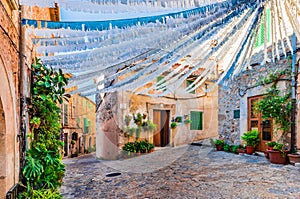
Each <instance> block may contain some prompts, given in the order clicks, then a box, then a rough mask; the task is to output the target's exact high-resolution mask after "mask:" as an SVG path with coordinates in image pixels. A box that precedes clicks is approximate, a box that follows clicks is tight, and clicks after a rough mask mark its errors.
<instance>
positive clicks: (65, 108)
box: [63, 104, 69, 126]
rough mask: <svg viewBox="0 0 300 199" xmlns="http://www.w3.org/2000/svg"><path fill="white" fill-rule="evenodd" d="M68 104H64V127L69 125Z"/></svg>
mask: <svg viewBox="0 0 300 199" xmlns="http://www.w3.org/2000/svg"><path fill="white" fill-rule="evenodd" d="M68 108H69V106H68V104H63V125H64V126H68V125H69V115H68Z"/></svg>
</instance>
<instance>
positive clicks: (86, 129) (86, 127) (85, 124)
mask: <svg viewBox="0 0 300 199" xmlns="http://www.w3.org/2000/svg"><path fill="white" fill-rule="evenodd" d="M83 131H84V133H89V120H88V118H83Z"/></svg>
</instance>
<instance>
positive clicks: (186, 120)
mask: <svg viewBox="0 0 300 199" xmlns="http://www.w3.org/2000/svg"><path fill="white" fill-rule="evenodd" d="M184 123H185V124H190V123H192V120H190V119H185V120H184Z"/></svg>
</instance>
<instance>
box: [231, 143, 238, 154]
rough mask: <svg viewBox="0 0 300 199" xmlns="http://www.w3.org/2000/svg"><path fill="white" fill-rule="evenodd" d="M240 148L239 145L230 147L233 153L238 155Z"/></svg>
mask: <svg viewBox="0 0 300 199" xmlns="http://www.w3.org/2000/svg"><path fill="white" fill-rule="evenodd" d="M238 148H239V146H237V145H231V146H230V151H231V152H232V153H237V150H238Z"/></svg>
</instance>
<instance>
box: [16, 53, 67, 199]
mask: <svg viewBox="0 0 300 199" xmlns="http://www.w3.org/2000/svg"><path fill="white" fill-rule="evenodd" d="M67 83H68V79H67V78H65V77H64V74H63V73H62V71H61V70H59V71H54V70H53V69H52V68H47V67H46V66H44V65H43V64H42V63H41V62H40V60H39V59H36V60H35V62H34V63H33V64H32V89H31V90H32V97H31V103H32V106H31V108H30V109H29V115H30V118H32V119H31V121H30V124H31V125H32V126H33V125H36V124H38V123H39V124H40V126H39V128H37V129H35V130H34V131H32V132H31V134H29V135H28V138H29V139H30V145H29V148H28V150H27V152H26V163H25V167H24V170H23V176H24V180H23V186H24V187H26V189H27V190H26V192H23V193H21V194H20V198H60V195H59V192H58V191H57V190H58V187H59V186H61V184H62V178H63V176H64V172H65V168H64V164H63V163H62V157H61V152H62V149H63V142H62V141H60V140H59V137H60V129H61V126H60V108H59V107H58V105H57V104H58V103H62V102H63V100H64V99H68V95H65V94H64V93H65V90H64V86H66V85H67ZM38 195H42V196H38Z"/></svg>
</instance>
